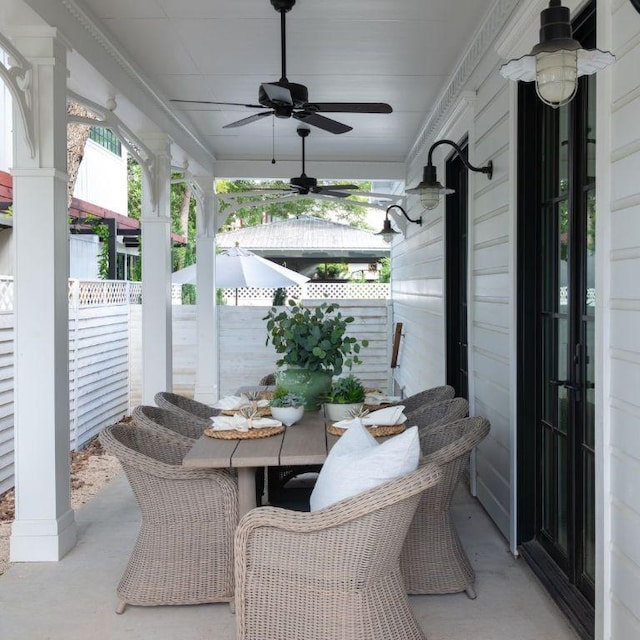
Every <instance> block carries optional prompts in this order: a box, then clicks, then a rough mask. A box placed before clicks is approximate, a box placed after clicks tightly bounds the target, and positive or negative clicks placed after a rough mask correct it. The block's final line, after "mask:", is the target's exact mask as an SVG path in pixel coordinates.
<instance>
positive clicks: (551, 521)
mask: <svg viewBox="0 0 640 640" xmlns="http://www.w3.org/2000/svg"><path fill="white" fill-rule="evenodd" d="M553 459H554V452H553V438H552V436H551V429H549V428H545V427H544V426H543V428H542V460H541V463H542V529H543V530H544V531H546V532H547V533H548V534H549V535H550V536H551V538H554V537H555V518H554V510H553V505H554V504H555V497H554V487H555V481H554V467H553Z"/></svg>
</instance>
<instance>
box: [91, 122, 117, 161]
mask: <svg viewBox="0 0 640 640" xmlns="http://www.w3.org/2000/svg"><path fill="white" fill-rule="evenodd" d="M89 137H90V138H91V139H92V140H93V141H94V142H97V143H98V144H99V145H101V146H103V147H104V148H105V149H107V150H108V151H111V153H115V154H116V155H117V156H122V144H121V143H120V140H118V138H117V136H116V135H115V134H114V133H113V131H111V129H105V128H104V127H91V130H90V131H89Z"/></svg>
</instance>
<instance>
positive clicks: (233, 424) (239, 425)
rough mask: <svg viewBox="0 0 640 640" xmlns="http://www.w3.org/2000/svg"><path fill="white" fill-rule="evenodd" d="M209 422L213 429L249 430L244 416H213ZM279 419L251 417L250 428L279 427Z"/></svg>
mask: <svg viewBox="0 0 640 640" xmlns="http://www.w3.org/2000/svg"><path fill="white" fill-rule="evenodd" d="M211 424H212V428H213V430H214V431H229V430H231V429H233V430H235V431H249V425H248V423H247V420H246V418H243V417H242V416H240V415H235V416H213V417H212V418H211ZM281 426H282V422H280V420H274V419H273V418H253V420H251V428H252V429H264V428H265V427H281Z"/></svg>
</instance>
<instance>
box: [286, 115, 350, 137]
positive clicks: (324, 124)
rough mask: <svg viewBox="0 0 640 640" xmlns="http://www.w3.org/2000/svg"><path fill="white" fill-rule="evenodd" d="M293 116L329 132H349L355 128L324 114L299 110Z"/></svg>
mask: <svg viewBox="0 0 640 640" xmlns="http://www.w3.org/2000/svg"><path fill="white" fill-rule="evenodd" d="M293 117H294V118H295V119H296V120H300V121H301V122H304V123H305V124H310V125H313V126H314V127H318V129H324V130H325V131H328V132H329V133H347V131H351V130H352V129H353V127H350V126H348V125H346V124H342V122H338V121H337V120H331V119H330V118H325V117H324V116H320V115H318V114H317V113H309V112H307V111H297V112H294V113H293Z"/></svg>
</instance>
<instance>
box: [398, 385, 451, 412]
mask: <svg viewBox="0 0 640 640" xmlns="http://www.w3.org/2000/svg"><path fill="white" fill-rule="evenodd" d="M455 395H456V390H455V389H454V388H453V387H452V386H450V385H443V386H441V387H432V388H431V389H425V390H424V391H420V392H418V393H414V394H413V395H411V396H407V397H406V398H403V399H402V401H401V404H403V405H404V407H405V410H404V412H405V413H406V414H408V413H410V412H411V411H415V410H416V409H420V408H421V407H424V406H426V405H428V404H433V403H434V402H442V401H443V400H449V399H450V398H453V397H454V396H455Z"/></svg>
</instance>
